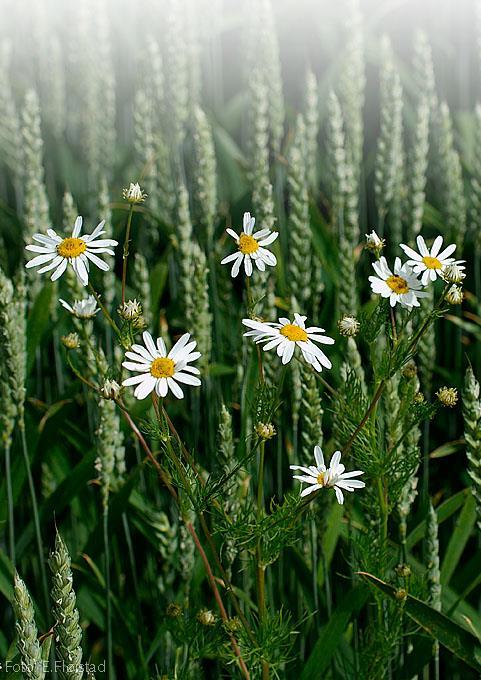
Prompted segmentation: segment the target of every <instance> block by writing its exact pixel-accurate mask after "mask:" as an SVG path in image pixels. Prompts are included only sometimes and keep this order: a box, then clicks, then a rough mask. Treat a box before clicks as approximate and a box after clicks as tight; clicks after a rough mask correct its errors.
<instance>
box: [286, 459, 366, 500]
mask: <svg viewBox="0 0 481 680" xmlns="http://www.w3.org/2000/svg"><path fill="white" fill-rule="evenodd" d="M314 458H315V459H316V464H315V465H310V466H309V467H303V466H302V465H290V468H291V470H301V472H303V473H304V474H302V475H294V479H298V480H299V481H300V482H305V483H306V484H308V485H309V486H306V488H305V489H303V490H302V491H301V496H308V495H309V494H311V493H312V492H313V491H317V489H322V488H323V487H327V488H334V491H335V492H336V498H337V502H338V503H340V504H341V505H342V504H343V503H344V494H343V493H342V492H343V491H354V489H363V488H364V487H365V486H366V485H365V483H364V482H363V481H361V480H360V479H353V477H358V476H359V475H363V474H364V472H362V471H361V470H353V471H352V472H344V470H345V469H346V468H345V467H344V465H343V464H342V463H341V452H340V451H336V452H335V453H334V454H333V456H332V458H331V463H330V465H329V467H328V468H327V467H326V464H325V462H324V456H323V455H322V449H321V447H320V446H315V447H314Z"/></svg>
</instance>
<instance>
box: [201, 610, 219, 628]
mask: <svg viewBox="0 0 481 680" xmlns="http://www.w3.org/2000/svg"><path fill="white" fill-rule="evenodd" d="M197 621H199V623H201V624H202V625H203V626H213V625H214V623H215V621H216V617H215V614H214V612H212V611H211V610H210V609H201V610H200V612H199V613H198V614H197Z"/></svg>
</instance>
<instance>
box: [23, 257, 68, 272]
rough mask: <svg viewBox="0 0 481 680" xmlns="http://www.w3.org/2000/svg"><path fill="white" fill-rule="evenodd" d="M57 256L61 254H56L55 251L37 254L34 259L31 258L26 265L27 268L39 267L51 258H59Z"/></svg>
mask: <svg viewBox="0 0 481 680" xmlns="http://www.w3.org/2000/svg"><path fill="white" fill-rule="evenodd" d="M57 257H60V255H55V253H49V254H46V255H37V256H36V257H34V258H33V259H32V260H29V261H28V262H27V264H26V265H25V266H26V268H27V269H30V267H38V266H40V265H41V264H44V262H50V261H51V260H55V259H57ZM53 266H54V267H55V266H56V265H53ZM44 271H45V270H44Z"/></svg>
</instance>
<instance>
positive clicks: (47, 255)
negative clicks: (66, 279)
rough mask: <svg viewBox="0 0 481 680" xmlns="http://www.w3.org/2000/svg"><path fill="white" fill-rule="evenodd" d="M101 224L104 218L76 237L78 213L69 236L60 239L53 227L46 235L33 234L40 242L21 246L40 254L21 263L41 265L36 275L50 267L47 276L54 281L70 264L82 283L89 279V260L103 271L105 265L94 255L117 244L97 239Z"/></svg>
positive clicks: (111, 251)
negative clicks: (88, 230)
mask: <svg viewBox="0 0 481 680" xmlns="http://www.w3.org/2000/svg"><path fill="white" fill-rule="evenodd" d="M104 224H105V220H102V222H100V223H99V224H98V225H97V226H96V227H95V229H94V230H93V232H92V233H91V234H87V235H84V236H80V232H81V230H82V218H81V217H80V216H79V217H77V219H76V220H75V225H74V228H73V230H72V236H68V237H66V238H61V237H60V236H59V235H58V234H57V233H56V232H55V231H54V230H53V229H47V236H45V235H44V234H34V235H33V237H32V238H33V240H34V241H37V243H40V244H41V245H39V246H37V245H33V244H32V245H28V246H25V248H26V250H29V251H31V252H34V253H40V255H37V257H34V258H33V260H30V261H29V262H27V264H26V265H25V266H26V267H27V269H30V267H38V266H39V265H42V267H41V269H39V270H38V273H39V274H43V273H44V272H48V271H51V270H52V269H54V272H53V274H52V276H51V277H50V279H51V280H52V281H55V280H56V279H58V278H59V277H60V276H62V274H63V273H64V272H65V270H66V269H67V265H69V264H70V265H71V266H72V268H73V270H74V272H75V273H76V275H77V278H78V279H79V281H80V282H81V284H82V285H83V286H86V285H87V284H88V282H89V265H90V262H93V263H94V264H95V265H97V267H98V268H99V269H102V271H107V270H108V269H109V265H108V264H107V263H106V262H104V261H103V260H101V259H100V257H98V256H99V255H100V254H102V253H108V254H109V255H115V253H114V251H113V250H112V249H111V248H112V247H113V246H116V245H118V243H117V241H114V240H113V239H110V238H105V239H99V238H98V237H99V236H101V235H102V234H105V230H104V228H103V227H104Z"/></svg>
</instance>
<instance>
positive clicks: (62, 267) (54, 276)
mask: <svg viewBox="0 0 481 680" xmlns="http://www.w3.org/2000/svg"><path fill="white" fill-rule="evenodd" d="M67 264H68V260H66V259H63V260H62V262H61V263H60V264H59V265H58V267H57V269H56V270H55V271H54V273H53V274H52V276H51V277H50V280H51V281H56V280H57V279H59V278H60V277H61V276H62V274H63V273H64V271H65V270H66V269H67Z"/></svg>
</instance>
